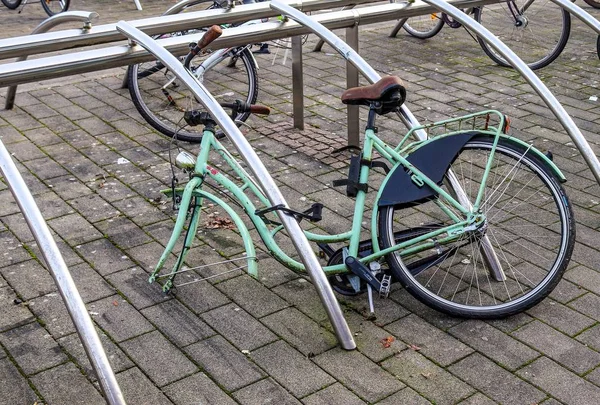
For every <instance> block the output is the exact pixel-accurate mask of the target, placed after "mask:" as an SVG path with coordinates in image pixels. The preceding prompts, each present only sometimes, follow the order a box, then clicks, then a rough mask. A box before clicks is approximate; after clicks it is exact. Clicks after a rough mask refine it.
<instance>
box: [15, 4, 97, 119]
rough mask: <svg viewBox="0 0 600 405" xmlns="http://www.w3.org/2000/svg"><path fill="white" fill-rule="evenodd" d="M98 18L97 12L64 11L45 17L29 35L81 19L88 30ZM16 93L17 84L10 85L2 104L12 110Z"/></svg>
mask: <svg viewBox="0 0 600 405" xmlns="http://www.w3.org/2000/svg"><path fill="white" fill-rule="evenodd" d="M96 18H98V13H95V12H93V11H66V12H64V13H60V14H56V15H53V16H52V17H48V18H46V19H45V20H44V21H42V22H41V23H40V25H38V26H37V27H35V28H34V30H33V31H31V35H33V34H41V33H43V32H47V31H48V30H50V29H52V28H53V27H56V26H57V25H60V24H63V23H66V22H71V21H83V27H82V28H81V30H82V31H83V32H86V31H88V30H89V29H90V28H92V20H94V19H96ZM26 59H27V55H25V56H20V57H19V58H18V59H17V60H16V61H17V62H21V61H24V60H26ZM16 94H17V85H14V86H10V87H9V88H8V91H7V92H6V103H5V104H4V108H5V109H7V110H12V108H13V107H14V106H15V95H16Z"/></svg>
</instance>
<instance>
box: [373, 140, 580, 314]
mask: <svg viewBox="0 0 600 405" xmlns="http://www.w3.org/2000/svg"><path fill="white" fill-rule="evenodd" d="M493 141H494V138H493V137H491V136H487V135H481V134H480V135H477V136H476V137H474V138H472V139H471V140H470V141H469V142H467V144H466V145H465V146H464V147H463V149H462V150H461V151H460V153H459V155H458V156H457V158H456V160H455V161H454V162H453V163H452V166H451V169H452V170H453V172H454V174H455V176H456V178H458V179H459V180H461V185H462V187H463V189H464V191H465V192H466V193H467V195H468V197H469V199H470V200H471V201H473V198H471V197H475V194H476V192H477V191H478V188H479V185H480V183H481V181H480V180H481V176H482V173H483V169H484V168H485V162H486V161H487V158H488V156H489V151H490V150H491V149H492V147H493ZM444 184H445V186H444V187H446V190H447V191H448V192H450V193H452V192H451V190H450V188H449V187H448V186H447V185H446V182H444ZM439 202H441V201H438V203H439ZM446 208H448V207H446ZM407 210H413V211H414V212H415V215H416V216H415V218H414V221H423V218H427V220H431V218H434V221H440V222H442V223H446V224H450V223H453V222H451V220H450V219H449V217H448V216H447V214H445V213H443V212H442V210H441V209H440V208H439V205H437V204H436V203H435V200H432V201H429V202H425V203H423V204H420V205H418V206H416V207H411V208H405V209H400V210H396V209H395V208H394V207H382V209H381V211H380V214H379V218H378V225H379V229H378V233H379V236H380V242H381V244H382V248H384V249H385V248H388V247H390V246H391V245H393V241H394V236H393V235H394V231H395V229H394V228H398V227H408V226H410V227H413V226H412V225H409V224H407V222H410V219H407V218H410V216H409V215H410V214H411V213H410V212H409V211H407ZM481 211H483V213H484V214H485V216H486V221H487V229H486V230H485V235H487V236H488V239H489V240H490V242H491V243H492V246H493V248H494V249H495V252H496V254H497V256H498V258H499V260H500V263H501V265H502V267H503V269H504V271H505V274H506V280H505V281H495V280H493V278H492V277H491V276H490V275H489V270H487V267H486V266H487V264H486V263H485V262H484V260H483V259H482V255H481V253H480V252H481V251H480V245H479V244H478V242H480V241H481V239H482V238H481V237H479V235H476V234H475V233H474V232H471V233H469V234H466V233H465V234H463V235H464V236H463V238H462V239H460V240H458V241H456V240H455V241H454V242H452V243H454V245H450V244H446V245H444V244H439V245H437V244H436V245H435V247H433V248H431V249H430V250H428V251H425V252H421V253H414V254H413V255H412V256H405V257H403V258H400V257H399V254H398V253H391V254H390V255H388V256H386V259H387V261H388V264H389V266H390V271H391V273H392V274H393V275H394V276H395V277H396V278H397V279H398V280H399V281H400V282H401V283H402V285H403V286H404V287H405V288H406V290H407V291H408V292H409V293H410V294H412V295H413V296H414V297H416V298H417V299H418V300H420V301H421V302H423V303H425V304H426V305H428V306H430V307H432V308H434V309H436V310H438V311H441V312H444V313H446V314H448V315H451V316H457V317H466V318H476V319H494V318H503V317H506V316H510V315H513V314H516V313H518V312H521V311H524V310H526V309H528V308H531V307H532V306H534V305H536V304H537V303H539V302H540V301H541V300H542V299H544V298H545V297H546V296H547V295H548V294H549V293H550V292H551V291H552V289H553V288H554V287H555V286H556V284H557V283H558V282H559V281H560V279H561V277H562V274H563V273H564V271H565V269H566V268H567V265H568V262H569V260H570V257H571V253H572V251H573V245H574V241H575V225H574V219H573V212H572V210H571V206H570V205H569V203H568V199H567V197H566V195H565V191H564V189H563V188H562V186H561V185H560V184H559V182H558V181H557V180H556V178H555V176H554V174H553V173H551V172H550V169H549V168H548V167H547V165H546V164H545V163H543V162H542V160H541V159H540V158H539V157H538V156H536V155H534V154H533V153H532V152H531V151H529V150H528V149H526V148H525V147H523V146H521V145H519V144H515V143H513V142H508V141H506V140H503V139H501V140H500V141H499V143H498V146H497V149H496V152H495V154H494V161H493V165H492V170H491V172H490V174H489V176H488V181H487V183H486V189H485V194H484V203H483V204H482V210H481ZM400 220H401V221H403V222H404V225H400V224H401V222H400ZM444 236H445V234H442V235H440V236H439V239H442V238H443V237H444ZM418 266H421V267H418ZM478 267H480V268H478Z"/></svg>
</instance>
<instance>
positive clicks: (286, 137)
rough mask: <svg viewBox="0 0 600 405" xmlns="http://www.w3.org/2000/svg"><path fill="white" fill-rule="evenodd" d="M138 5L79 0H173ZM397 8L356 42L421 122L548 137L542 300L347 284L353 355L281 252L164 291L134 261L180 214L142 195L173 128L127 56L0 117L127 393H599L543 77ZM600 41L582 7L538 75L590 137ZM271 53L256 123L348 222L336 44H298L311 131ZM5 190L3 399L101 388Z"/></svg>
mask: <svg viewBox="0 0 600 405" xmlns="http://www.w3.org/2000/svg"><path fill="white" fill-rule="evenodd" d="M166 3H168V4H166ZM142 4H143V6H144V8H145V10H144V11H143V12H138V11H136V10H135V6H134V4H133V1H129V0H122V1H118V2H115V1H108V0H103V1H94V2H92V1H89V0H86V1H84V0H75V1H74V7H78V6H80V7H78V8H81V9H85V8H88V9H90V8H92V7H94V8H95V11H97V12H99V13H100V15H101V20H100V21H101V22H103V23H107V22H113V21H116V20H117V19H132V18H139V17H142V16H149V15H156V14H158V13H160V12H161V11H162V10H164V9H165V8H166V7H167V6H168V5H170V4H171V2H164V1H157V0H143V1H142ZM592 12H593V13H595V14H600V12H599V11H595V10H592ZM42 17H43V11H42V10H41V7H40V6H39V4H36V3H35V2H32V4H30V5H28V6H27V7H26V9H25V11H24V12H23V13H22V14H20V15H17V14H16V13H15V12H12V11H8V10H7V9H6V8H3V7H0V20H1V21H2V28H3V29H2V30H1V32H0V36H3V37H6V36H14V35H18V34H23V33H27V32H29V30H31V29H32V28H33V27H34V26H35V25H37V23H39V21H41V18H42ZM389 26H390V24H389V23H388V24H381V25H378V26H370V27H366V28H363V29H362V32H361V49H362V50H363V51H362V54H363V55H364V57H365V58H366V59H367V60H368V61H370V62H372V63H373V64H374V66H375V68H376V69H377V70H378V71H380V72H381V73H385V74H397V75H399V76H401V77H403V78H404V79H405V80H406V81H407V82H408V88H409V95H408V103H409V106H410V108H411V109H412V111H413V112H414V113H415V114H416V115H417V117H418V118H419V119H420V120H422V121H423V122H425V121H427V120H435V119H438V118H442V117H444V118H445V117H448V116H452V115H454V114H459V113H461V112H464V111H465V110H470V109H474V108H481V107H482V106H486V107H487V106H489V107H495V108H498V109H501V110H503V111H506V112H507V113H508V114H509V115H510V116H511V117H513V127H514V128H515V131H516V134H518V135H519V136H521V137H523V138H524V139H532V140H535V141H536V143H537V144H541V145H543V147H544V149H550V150H552V151H553V153H554V156H555V161H556V162H557V164H558V165H559V166H560V167H561V168H562V169H563V171H564V172H565V173H566V175H567V177H568V180H569V181H568V182H567V183H566V189H567V192H568V194H569V195H570V197H571V199H572V202H573V204H574V207H575V216H576V219H577V222H578V228H577V232H578V233H577V246H576V248H575V253H574V255H573V259H572V264H571V266H570V268H569V270H568V271H567V273H566V274H565V277H564V279H563V281H562V282H561V283H560V284H559V286H558V287H557V288H556V290H555V291H554V292H553V293H552V294H551V297H550V298H548V299H546V300H545V301H544V302H542V303H541V304H540V305H538V306H537V307H535V308H534V309H532V310H530V311H527V312H526V313H523V314H520V315H517V316H514V317H511V318H509V319H506V320H501V321H490V322H482V321H471V320H460V319H453V318H449V317H447V316H444V315H441V314H439V313H436V312H435V311H433V310H431V309H429V308H427V307H425V306H423V305H422V304H420V303H419V302H417V301H415V300H414V299H412V298H411V297H410V296H408V294H406V293H405V291H403V290H402V289H401V288H396V289H395V291H394V293H393V294H392V297H391V299H388V300H386V301H378V302H376V306H377V309H378V312H377V319H375V320H372V319H369V318H367V317H366V316H365V315H364V314H365V304H366V303H365V300H364V299H362V298H361V299H360V300H359V299H354V298H352V299H350V298H343V297H340V299H341V301H342V305H343V308H344V311H345V314H346V316H347V319H348V322H349V324H350V326H351V328H352V330H353V332H354V334H355V338H356V341H357V343H358V347H359V349H358V350H356V351H352V352H345V351H343V350H341V349H339V348H338V347H337V346H336V342H335V338H334V336H333V334H332V332H331V328H330V326H329V325H328V323H327V318H326V315H325V313H324V310H323V308H322V307H321V305H320V302H319V300H318V298H317V297H316V294H315V291H314V289H313V288H312V286H311V285H310V283H308V282H306V280H305V279H304V278H300V277H298V276H297V275H296V274H294V273H292V272H291V271H289V270H287V269H285V268H283V267H282V266H281V265H279V264H277V263H276V262H275V261H273V260H272V259H266V260H262V261H261V263H260V269H259V275H260V281H255V280H253V279H251V278H250V277H248V276H247V275H244V274H241V273H239V272H238V273H230V274H229V275H227V276H223V277H220V278H217V279H212V280H211V281H210V282H205V283H199V284H193V285H190V286H188V287H183V288H181V289H180V290H179V291H178V293H177V295H176V297H175V298H173V297H164V296H163V295H162V294H161V292H160V291H159V288H158V286H156V285H149V284H147V283H146V281H145V280H146V272H147V271H148V269H150V268H151V267H152V265H153V264H154V262H155V261H156V260H157V259H158V257H159V255H160V253H161V251H162V246H163V245H164V243H165V241H166V240H167V238H168V235H169V230H170V227H171V225H172V223H173V212H172V211H171V210H170V208H169V204H162V203H161V202H158V203H157V202H156V200H155V199H156V197H157V195H158V194H157V190H159V189H160V188H163V187H165V184H167V182H168V178H169V172H168V163H167V156H166V150H167V148H168V141H167V140H166V139H164V138H162V137H161V136H159V135H157V134H156V133H155V132H153V131H152V130H151V129H150V127H149V126H148V125H146V124H145V123H144V122H143V120H142V119H141V117H140V116H139V115H138V114H137V112H136V110H135V109H134V108H133V105H132V104H131V102H130V100H129V96H128V94H127V92H126V91H124V90H122V89H120V83H121V78H120V74H122V73H121V72H122V70H121V69H117V70H115V71H110V72H97V73H94V74H87V75H84V76H78V77H75V78H69V79H59V80H57V81H53V82H45V83H43V84H42V85H32V84H29V85H26V86H21V88H20V89H21V93H19V94H18V96H17V101H16V105H17V107H16V108H15V109H14V110H13V111H5V110H2V111H0V136H1V137H2V141H3V142H4V143H5V144H6V146H7V148H8V149H9V151H10V152H11V153H12V154H13V157H14V159H15V160H16V161H17V165H18V167H19V169H20V170H21V173H22V174H23V176H24V178H25V180H26V182H27V184H28V185H29V187H30V189H31V191H32V193H33V195H34V197H35V199H36V201H37V203H38V205H39V206H40V208H41V210H42V213H43V215H44V217H45V218H46V220H47V221H48V224H49V226H50V228H51V229H52V231H53V233H54V235H55V238H56V241H57V242H58V244H59V247H60V248H61V251H62V252H63V255H64V257H65V260H66V262H67V264H68V265H69V267H70V269H71V271H72V273H73V276H74V278H75V281H76V284H77V286H78V288H79V290H80V292H81V294H82V296H83V299H84V301H85V303H86V305H87V307H88V309H89V311H90V313H91V314H92V317H93V319H94V321H95V322H96V325H97V327H98V330H99V332H100V335H101V338H102V341H103V343H105V348H106V351H107V353H108V355H109V358H110V361H111V364H112V366H113V368H114V370H115V372H116V373H117V379H118V381H119V383H120V385H121V387H122V389H123V391H124V393H125V397H126V399H127V401H128V402H129V403H130V404H171V403H173V404H200V403H202V404H204V403H214V404H234V403H240V404H265V403H273V404H283V403H304V404H311V405H312V404H333V403H336V404H355V403H356V404H360V403H380V404H404V403H407V404H421V403H423V404H425V403H430V402H431V403H439V404H446V403H449V404H450V403H461V404H488V403H489V404H491V403H503V404H513V403H514V404H532V403H544V404H555V403H571V404H596V403H598V402H600V368H598V366H599V365H600V353H599V352H600V323H599V321H600V310H599V309H598V308H600V305H599V304H600V274H599V273H598V270H599V269H600V252H599V251H598V244H597V240H598V238H597V234H596V231H597V230H598V228H599V227H600V216H599V215H598V212H599V211H600V205H599V204H600V193H599V189H598V185H597V184H596V182H595V180H594V178H593V177H592V175H591V174H590V173H589V171H588V170H586V165H585V164H584V163H583V160H582V158H581V156H580V155H579V154H578V153H577V151H576V149H575V148H574V146H573V144H572V142H571V141H570V139H569V138H568V137H567V135H565V134H564V131H562V130H561V129H560V128H559V126H558V124H557V123H556V121H555V120H554V119H553V118H552V117H551V115H550V114H549V112H548V110H547V109H545V108H544V107H543V106H542V103H541V102H540V100H539V99H538V98H537V96H535V95H533V94H532V93H531V91H530V89H529V88H528V86H527V85H525V84H524V83H523V81H522V80H521V79H520V78H519V77H518V75H516V74H515V73H514V72H512V71H511V70H506V69H502V68H498V67H495V66H493V65H492V64H491V63H490V61H489V60H488V59H487V58H486V57H485V56H484V55H483V53H482V52H481V51H480V49H479V47H478V46H477V45H476V44H474V43H473V41H472V39H471V38H470V37H469V36H468V35H467V34H466V33H465V32H464V31H462V30H450V29H448V28H445V29H444V30H443V31H442V33H441V34H440V35H439V36H437V37H435V38H433V39H431V40H428V41H426V42H421V41H416V40H413V39H410V38H407V37H406V35H404V34H400V36H399V38H398V39H388V38H387V37H386V33H387V30H388V29H389ZM595 39H596V37H595V35H593V34H592V33H591V31H589V30H588V29H587V28H584V27H582V24H580V23H579V22H577V21H576V22H574V27H573V33H572V36H571V40H570V42H569V44H568V46H567V48H566V50H565V52H564V53H563V55H562V56H561V57H560V58H559V60H558V61H557V62H555V63H554V64H553V65H551V66H550V67H548V68H546V69H544V70H543V71H540V72H539V74H540V76H541V77H542V79H543V80H544V81H545V83H546V84H547V85H548V87H549V88H550V89H551V90H552V91H553V92H554V93H555V94H556V95H557V96H558V97H559V100H560V101H561V102H563V103H564V105H565V107H566V108H567V110H568V111H569V112H570V113H571V114H572V116H573V117H574V119H575V121H576V122H577V123H578V125H580V128H581V129H582V131H583V132H584V134H585V135H586V137H587V139H588V140H589V141H590V143H591V144H592V147H593V148H594V150H598V147H599V143H600V137H598V135H597V127H598V123H600V107H599V105H598V102H597V101H591V100H590V99H589V98H590V96H594V95H598V94H599V93H600V90H599V89H598V83H599V80H600V64H599V62H598V59H597V57H596V55H595ZM272 59H273V55H271V56H261V57H260V58H259V64H260V67H261V69H260V71H259V76H260V86H261V93H260V96H259V97H260V98H259V100H260V101H261V102H263V103H265V104H268V105H270V106H272V107H273V109H274V112H275V113H274V114H273V115H272V116H271V117H270V118H269V119H268V122H262V121H259V119H256V118H254V119H253V122H254V123H255V124H266V125H265V126H264V127H263V128H262V129H261V131H260V132H250V133H249V134H248V136H249V138H250V139H251V140H252V143H253V145H254V147H255V148H256V149H257V150H258V151H259V153H260V155H261V156H262V157H263V158H264V161H265V163H266V164H267V165H268V167H269V168H270V170H271V171H272V173H273V175H274V178H275V179H276V181H277V182H278V183H279V184H280V185H281V188H282V190H283V192H284V194H285V195H287V196H289V198H290V201H303V200H313V199H318V198H326V199H327V203H328V206H329V208H330V209H328V210H326V215H325V219H324V223H325V225H323V226H324V227H332V228H334V227H338V226H340V224H341V225H344V224H347V223H348V218H349V216H350V211H349V206H350V205H351V204H349V202H350V201H347V200H346V198H345V196H344V195H343V194H342V190H338V189H332V188H330V187H329V184H330V182H331V180H332V179H335V178H341V177H343V173H345V171H346V163H345V162H343V161H340V160H339V159H331V157H329V156H328V154H327V153H328V151H329V150H331V149H333V148H334V147H335V146H336V145H342V144H343V142H344V139H343V136H344V132H345V127H344V125H345V122H346V121H345V110H344V108H343V106H342V104H341V103H339V102H338V97H339V94H340V93H341V91H342V90H343V88H344V80H345V79H344V77H343V74H340V72H343V70H342V69H341V67H342V66H343V63H342V62H341V61H340V59H339V57H337V56H335V55H332V54H331V53H330V51H329V50H328V49H327V48H325V52H323V53H320V54H312V53H309V54H307V55H306V57H305V74H306V82H307V89H306V94H307V99H306V114H307V122H308V123H309V124H310V126H312V127H313V128H317V129H316V130H315V131H314V133H315V134H316V136H313V137H310V136H307V135H308V134H309V133H310V132H308V133H300V132H297V131H293V130H291V129H290V125H291V119H290V111H291V104H290V103H291V97H290V86H291V84H290V80H289V76H290V66H289V64H288V65H287V66H284V65H282V64H281V59H282V58H281V55H280V56H279V57H278V58H276V59H277V60H276V63H275V64H271V61H272ZM3 97H4V91H2V92H0V103H2V105H4V98H3ZM380 123H381V127H382V128H383V130H382V132H384V130H387V132H388V133H391V135H390V138H389V139H391V137H392V136H395V135H394V132H393V130H394V129H398V128H399V125H398V124H397V123H396V122H394V121H392V120H381V121H380ZM315 140H316V141H317V142H316V144H315ZM315 145H324V146H325V147H323V148H321V147H319V148H315ZM192 149H193V148H192ZM120 158H125V159H127V161H128V163H126V164H119V163H118V161H119V159H120ZM0 202H1V203H0V240H1V242H2V246H3V249H2V253H1V254H0V298H1V304H0V305H1V308H2V309H1V310H0V347H1V350H0V393H1V394H0V404H10V405H13V404H33V403H35V402H36V401H37V403H38V404H40V403H48V404H75V403H84V404H96V403H102V398H101V395H100V393H99V391H98V386H97V383H96V382H95V377H94V375H93V373H92V372H91V370H90V365H89V363H88V361H87V359H86V357H85V355H84V353H83V349H82V347H81V344H80V342H79V340H78V338H77V335H76V334H75V331H74V327H73V325H72V323H71V321H70V319H69V318H68V316H67V314H66V310H65V308H64V305H63V304H62V301H61V299H60V297H59V296H58V294H57V292H56V287H55V286H54V284H53V282H52V279H51V277H50V276H49V274H48V272H47V271H46V270H45V269H44V268H43V266H42V265H41V263H40V259H39V252H38V249H37V246H36V245H35V242H34V241H33V237H32V236H31V234H30V232H29V230H28V229H27V227H26V225H25V223H24V220H23V218H22V216H21V214H20V213H19V210H18V208H17V206H16V204H15V203H14V201H13V198H12V196H11V195H10V193H9V191H8V189H7V187H6V185H5V183H4V182H3V181H1V182H0ZM307 205H308V203H307ZM232 236H233V234H232V233H231V232H229V231H226V230H220V231H218V232H213V233H209V234H208V237H204V238H202V240H201V241H200V242H198V244H197V246H195V247H194V248H193V250H192V252H191V254H190V262H192V263H194V264H197V263H209V262H211V261H214V260H213V259H214V258H215V257H218V256H219V254H232V253H236V252H237V251H239V247H240V246H239V244H238V243H239V242H237V241H236V239H235V238H232ZM215 241H219V243H218V244H217V243H215ZM212 271H214V269H209V270H207V271H206V272H205V274H203V275H208V274H210V273H211V272H212ZM388 336H394V337H395V339H396V340H395V342H394V343H393V344H392V345H391V347H389V348H386V347H384V346H383V345H382V344H381V340H382V339H384V338H386V337H388ZM416 347H419V348H420V350H414V349H415V348H416ZM246 351H248V352H246Z"/></svg>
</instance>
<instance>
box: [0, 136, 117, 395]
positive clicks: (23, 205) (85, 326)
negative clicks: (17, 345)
mask: <svg viewBox="0 0 600 405" xmlns="http://www.w3.org/2000/svg"><path fill="white" fill-rule="evenodd" d="M0 173H2V176H4V178H5V179H6V182H7V184H8V188H9V189H10V191H11V193H12V194H13V196H14V197H15V200H16V201H17V204H18V205H19V208H20V209H21V212H22V213H23V216H24V217H25V221H27V225H28V226H29V229H30V230H31V233H32V234H33V237H34V238H35V240H36V242H37V244H38V246H39V247H40V251H41V252H42V256H43V257H44V260H45V262H46V264H47V267H48V270H49V271H50V274H52V278H54V282H55V283H56V286H57V287H58V291H59V292H60V295H61V297H62V299H63V302H64V303H65V306H66V307H67V311H68V312H69V315H70V316H71V319H72V320H73V324H74V325H75V330H76V331H77V334H78V335H79V339H80V340H81V342H82V343H83V347H84V349H85V352H86V354H87V357H88V359H89V360H90V364H91V365H92V368H93V369H94V371H95V372H96V375H97V376H98V382H99V383H100V387H101V388H102V391H103V393H104V398H105V399H106V401H107V402H108V403H109V404H111V405H125V399H124V398H123V394H122V392H121V389H120V388H119V384H118V383H117V379H116V378H115V374H114V372H113V370H112V368H111V367H110V363H109V362H108V357H107V356H106V353H105V352H104V349H103V347H102V342H100V338H99V337H98V334H97V333H96V328H95V327H94V323H93V322H92V318H90V315H89V313H88V311H87V309H86V307H85V304H84V302H83V300H82V299H81V295H79V291H77V286H76V285H75V282H74V281H73V277H71V273H69V269H68V268H67V265H66V264H65V261H64V259H63V257H62V255H61V253H60V251H59V250H58V246H57V245H56V242H55V241H54V239H53V238H52V234H51V233H50V230H49V229H48V225H47V224H46V221H45V220H44V218H43V217H42V214H41V212H40V209H39V208H38V206H37V205H36V204H35V201H34V199H33V196H32V195H31V192H30V191H29V189H28V188H27V185H26V184H25V181H24V180H23V177H21V174H20V173H19V170H18V169H17V166H16V165H15V163H14V162H13V160H12V158H11V156H10V153H9V152H8V150H7V149H6V147H5V146H4V143H2V141H0Z"/></svg>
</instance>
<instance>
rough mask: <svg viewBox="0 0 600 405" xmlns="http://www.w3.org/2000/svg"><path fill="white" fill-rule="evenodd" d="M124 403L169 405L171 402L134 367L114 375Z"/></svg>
mask: <svg viewBox="0 0 600 405" xmlns="http://www.w3.org/2000/svg"><path fill="white" fill-rule="evenodd" d="M116 377H117V383H118V384H119V387H121V391H122V392H123V397H124V398H125V402H126V403H128V404H144V405H169V404H172V402H171V401H169V399H168V398H167V397H166V396H165V395H164V394H163V393H162V392H160V390H159V389H158V388H156V386H155V385H154V384H152V382H151V381H150V380H149V379H148V377H146V376H145V375H144V373H142V372H141V371H140V369H139V368H137V367H134V368H130V369H129V370H126V371H123V372H122V373H119V374H117V375H116Z"/></svg>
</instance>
